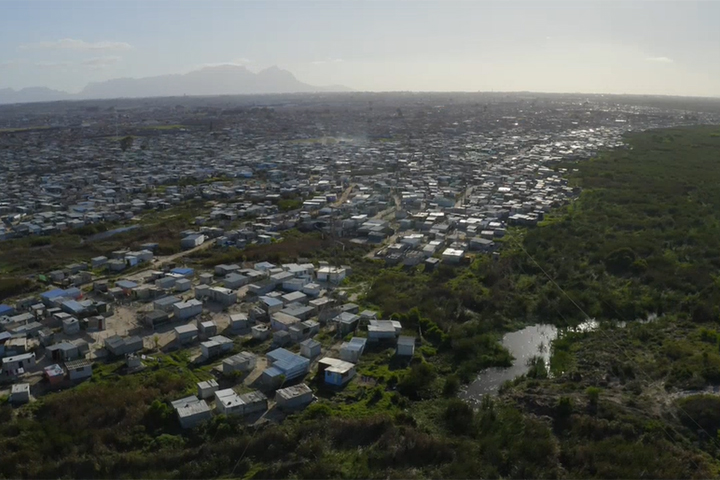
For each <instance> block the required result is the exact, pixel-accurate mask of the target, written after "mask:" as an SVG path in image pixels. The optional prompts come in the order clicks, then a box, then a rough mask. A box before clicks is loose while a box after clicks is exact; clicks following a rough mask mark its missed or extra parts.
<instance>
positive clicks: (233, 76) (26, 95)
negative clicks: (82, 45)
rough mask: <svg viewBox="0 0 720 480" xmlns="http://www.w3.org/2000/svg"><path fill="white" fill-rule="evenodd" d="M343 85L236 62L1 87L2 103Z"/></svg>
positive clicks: (335, 88) (297, 90)
mask: <svg viewBox="0 0 720 480" xmlns="http://www.w3.org/2000/svg"><path fill="white" fill-rule="evenodd" d="M349 91H351V89H349V88H347V87H343V86H340V85H333V86H324V87H319V86H314V85H308V84H307V83H303V82H301V81H300V80H298V79H297V78H295V76H294V75H293V74H292V73H291V72H289V71H287V70H283V69H280V68H278V67H270V68H267V69H265V70H262V71H260V72H257V73H253V72H251V71H250V70H248V69H247V68H245V67H242V66H237V65H220V66H215V67H205V68H202V69H200V70H195V71H192V72H189V73H185V74H172V75H160V76H156V77H144V78H115V79H112V80H106V81H103V82H95V83H90V84H88V85H87V86H86V87H85V88H84V89H83V90H82V91H81V92H79V93H68V92H63V91H59V90H52V89H50V88H46V87H29V88H23V89H20V90H14V89H12V88H5V89H0V104H3V103H26V102H53V101H58V100H90V99H108V98H144V97H174V96H183V95H243V94H263V93H312V92H349Z"/></svg>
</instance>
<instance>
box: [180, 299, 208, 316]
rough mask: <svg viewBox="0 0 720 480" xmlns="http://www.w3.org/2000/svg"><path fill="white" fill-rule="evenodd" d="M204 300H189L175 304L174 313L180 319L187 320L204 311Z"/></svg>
mask: <svg viewBox="0 0 720 480" xmlns="http://www.w3.org/2000/svg"><path fill="white" fill-rule="evenodd" d="M202 306H203V304H202V302H201V301H199V300H195V299H192V300H188V301H187V302H178V303H176V304H174V305H173V313H174V314H175V318H176V319H178V320H187V319H188V318H192V317H194V316H197V315H200V314H201V313H202Z"/></svg>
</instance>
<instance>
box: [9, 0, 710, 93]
mask: <svg viewBox="0 0 720 480" xmlns="http://www.w3.org/2000/svg"><path fill="white" fill-rule="evenodd" d="M169 5H170V4H169V3H168V2H161V1H157V2H145V1H143V2H141V1H112V0H111V1H103V2H85V1H60V2H56V1H53V2H42V1H37V2H17V1H5V2H3V4H2V15H0V89H2V88H8V87H9V88H13V89H22V88H27V87H36V86H43V87H48V88H52V89H57V90H62V91H67V92H71V93H75V92H80V91H81V90H82V89H83V88H84V87H85V86H86V85H87V84H88V83H93V82H100V81H105V80H109V79H115V78H124V77H134V78H140V77H149V76H157V75H166V74H182V73H187V72H190V71H194V70H198V69H201V68H203V67H207V66H217V65H228V64H229V65H241V66H245V67H247V68H248V69H249V70H250V71H252V72H258V71H261V70H263V69H266V68H268V67H271V66H279V67H280V68H282V69H286V70H289V71H290V72H292V73H293V74H294V75H295V76H296V77H297V79H298V80H300V81H301V82H304V83H306V84H310V85H317V86H325V85H342V86H346V87H348V88H350V89H352V90H355V91H396V90H411V91H492V90H494V91H542V92H586V93H631V94H662V95H691V96H718V95H720V82H718V80H717V78H719V76H720V64H718V63H717V62H713V61H711V60H712V59H716V58H718V54H719V53H720V30H718V29H717V28H716V22H717V19H718V18H720V3H718V2H703V1H682V2H645V1H637V2H612V1H611V2H607V1H602V2H600V1H576V2H568V1H545V0H535V1H487V2H486V1H477V2H473V1H464V2H453V1H443V2H419V1H418V2H416V1H387V2H313V1H294V2H277V1H269V2H250V1H248V2H244V1H243V2H211V3H208V2H184V1H179V2H172V8H169Z"/></svg>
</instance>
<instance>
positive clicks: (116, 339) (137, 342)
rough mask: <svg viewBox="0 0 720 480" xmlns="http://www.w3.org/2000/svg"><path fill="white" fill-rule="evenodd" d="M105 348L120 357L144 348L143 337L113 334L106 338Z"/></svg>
mask: <svg viewBox="0 0 720 480" xmlns="http://www.w3.org/2000/svg"><path fill="white" fill-rule="evenodd" d="M105 348H106V349H107V350H108V352H110V354H111V355H113V356H116V357H120V356H123V355H127V354H128V353H135V352H139V351H140V350H142V349H143V339H142V338H140V337H138V336H132V337H121V336H119V335H113V336H112V337H108V338H106V339H105Z"/></svg>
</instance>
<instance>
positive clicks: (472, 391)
mask: <svg viewBox="0 0 720 480" xmlns="http://www.w3.org/2000/svg"><path fill="white" fill-rule="evenodd" d="M598 327H599V323H598V322H597V321H596V320H594V319H589V320H587V321H585V322H583V323H581V324H580V325H578V326H577V327H574V328H571V329H569V330H571V331H574V332H590V331H593V330H595V329H597V328H598ZM557 335H558V330H557V328H555V326H553V325H542V324H541V325H532V326H530V327H525V328H523V329H522V330H518V331H517V332H510V333H506V334H505V335H504V336H503V339H502V344H503V346H505V348H507V349H508V350H509V351H510V354H511V355H512V356H513V357H515V360H514V361H513V364H512V365H511V366H510V367H507V368H498V367H493V368H488V369H486V370H483V371H482V372H480V374H479V375H478V377H477V378H476V379H475V380H474V381H472V382H471V383H470V384H469V385H468V386H467V388H465V389H464V390H463V391H462V392H461V393H460V398H463V399H466V400H479V399H480V398H481V397H482V396H483V395H485V394H488V393H496V392H497V391H498V389H499V388H500V386H501V385H502V384H503V383H505V382H506V381H508V380H513V379H515V378H516V377H519V376H520V375H524V374H525V373H527V371H528V362H529V360H530V359H532V358H533V357H542V358H543V360H545V364H546V365H548V366H549V365H550V353H551V350H552V348H551V347H552V341H553V340H555V339H556V338H557Z"/></svg>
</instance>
